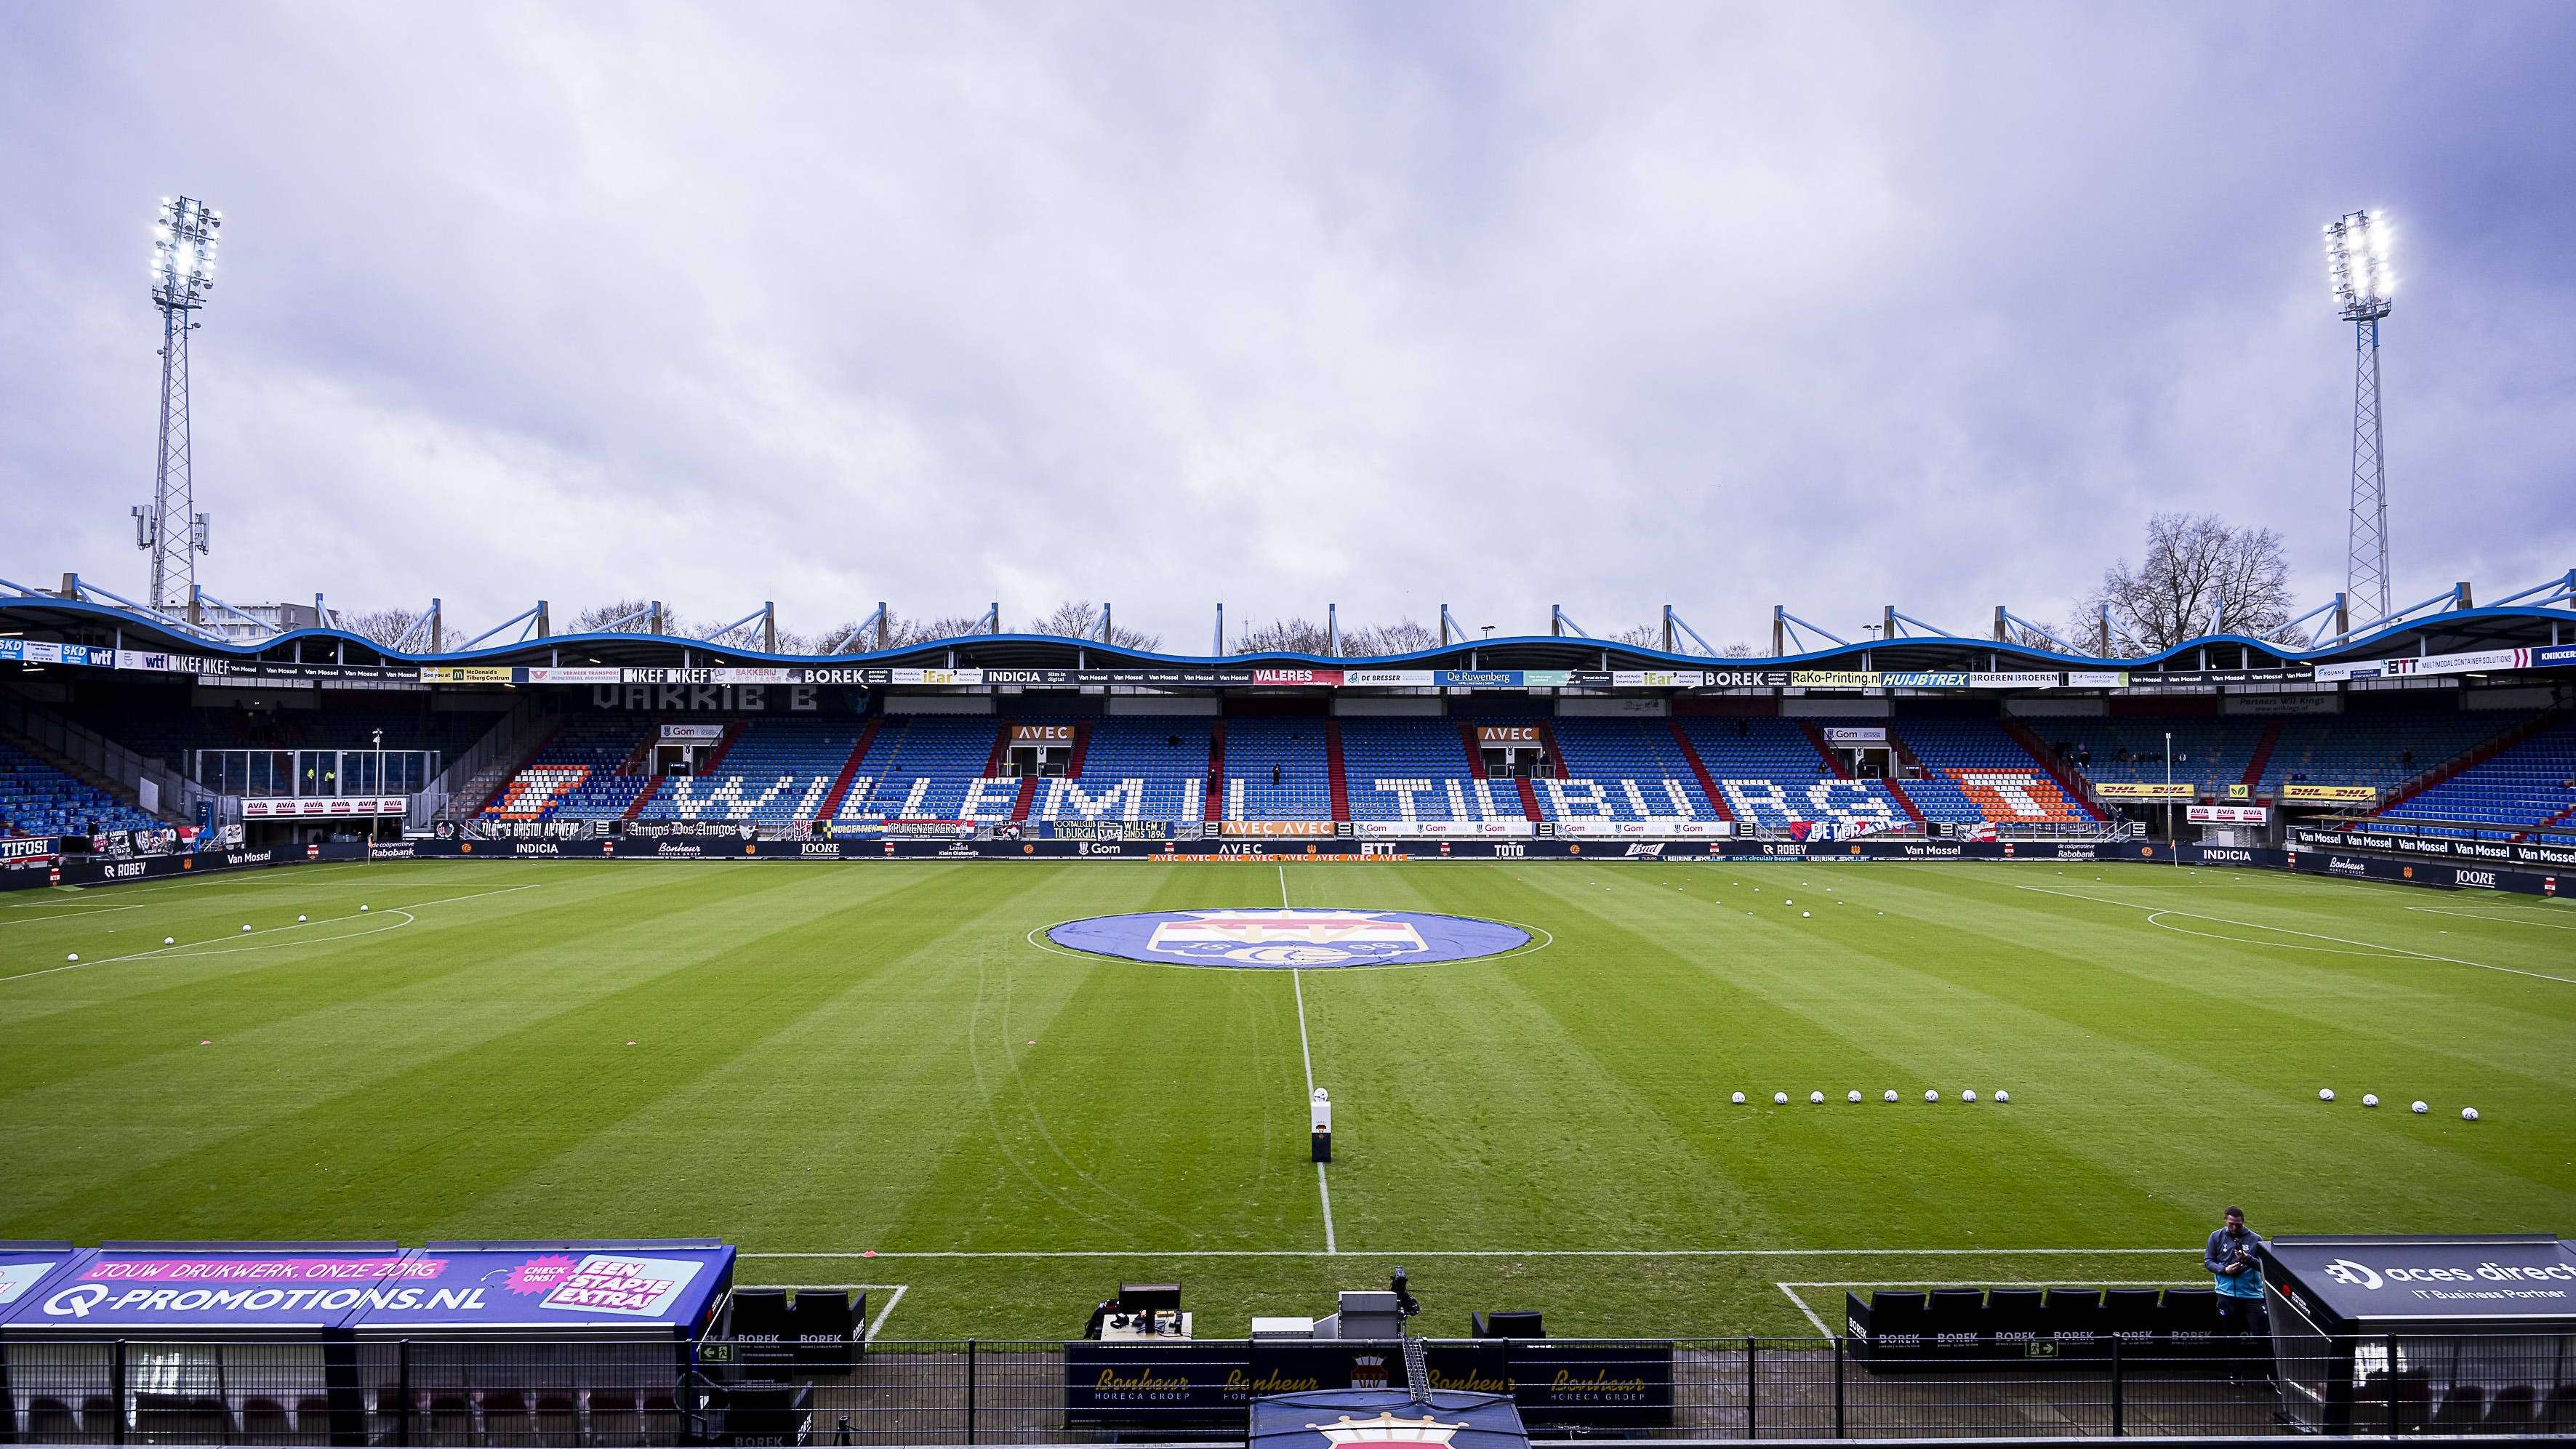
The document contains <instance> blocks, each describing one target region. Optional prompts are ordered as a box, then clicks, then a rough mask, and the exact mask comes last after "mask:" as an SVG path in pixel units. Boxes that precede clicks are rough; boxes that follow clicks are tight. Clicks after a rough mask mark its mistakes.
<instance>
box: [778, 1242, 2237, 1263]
mask: <svg viewBox="0 0 2576 1449" xmlns="http://www.w3.org/2000/svg"><path fill="white" fill-rule="evenodd" d="M2198 1251H2199V1249H2197V1248H2195V1247H2193V1246H2192V1245H2191V1244H2188V1243H2184V1244H2180V1245H2178V1246H2174V1247H2165V1248H1434V1249H1431V1250H1428V1251H1423V1252H1404V1251H1401V1250H1389V1251H1386V1252H1374V1251H1373V1252H1370V1253H1369V1254H1367V1256H1369V1257H1372V1258H2033V1257H2071V1258H2085V1257H2098V1258H2107V1257H2131V1256H2136V1255H2139V1254H2147V1253H2192V1252H2198ZM738 1256H740V1257H742V1258H745V1259H752V1258H816V1259H826V1260H829V1259H857V1258H1326V1257H1333V1256H1337V1255H1335V1254H1332V1253H1327V1252H1325V1251H1323V1250H1321V1249H1316V1248H1171V1249H1163V1250H1159V1251H1158V1250H1156V1249H1153V1248H997V1249H985V1250H974V1249H963V1248H947V1249H931V1250H924V1251H915V1252H899V1251H888V1252H881V1251H878V1250H876V1249H873V1248H871V1249H868V1250H865V1251H862V1252H855V1253H743V1254H740V1255H738Z"/></svg>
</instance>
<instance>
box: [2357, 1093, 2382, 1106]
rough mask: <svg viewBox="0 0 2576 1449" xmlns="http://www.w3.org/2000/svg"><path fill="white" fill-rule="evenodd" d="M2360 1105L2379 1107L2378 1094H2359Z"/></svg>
mask: <svg viewBox="0 0 2576 1449" xmlns="http://www.w3.org/2000/svg"><path fill="white" fill-rule="evenodd" d="M2361 1105H2363V1106H2365V1107H2376V1106H2378V1105H2379V1094H2378V1093H2377V1092H2364V1093H2362V1094H2361Z"/></svg>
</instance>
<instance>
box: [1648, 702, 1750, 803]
mask: <svg viewBox="0 0 2576 1449" xmlns="http://www.w3.org/2000/svg"><path fill="white" fill-rule="evenodd" d="M1664 727H1665V728H1666V729H1668V730H1670V731H1672V736H1673V748H1675V749H1677V750H1679V751H1681V754H1682V759H1683V760H1684V761H1685V762H1686V763H1688V764H1689V765H1690V768H1691V774H1692V775H1693V776H1695V777H1696V778H1697V779H1698V780H1699V793H1700V794H1701V795H1702V796H1703V797H1705V798H1706V799H1707V801H1708V808H1709V809H1711V810H1714V811H1716V812H1717V818H1718V819H1720V820H1728V821H1731V820H1733V819H1734V818H1735V811H1734V810H1733V809H1731V808H1729V807H1728V805H1727V803H1726V792H1725V791H1723V790H1721V789H1719V788H1717V777H1716V776H1714V775H1711V774H1710V773H1709V772H1708V762H1707V761H1706V760H1703V759H1701V758H1700V757H1699V750H1698V748H1697V747H1696V746H1694V745H1692V744H1691V741H1690V734H1689V732H1688V731H1686V730H1684V729H1683V728H1682V723H1681V721H1680V720H1677V719H1667V720H1665V721H1664Z"/></svg>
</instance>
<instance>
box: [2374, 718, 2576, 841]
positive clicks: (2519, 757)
mask: <svg viewBox="0 0 2576 1449" xmlns="http://www.w3.org/2000/svg"><path fill="white" fill-rule="evenodd" d="M2543 718H2545V719H2546V720H2548V721H2549V723H2547V724H2538V725H2537V727H2534V725H2535V724H2537V722H2528V723H2526V725H2525V726H2524V727H2523V728H2520V729H2517V730H2515V731H2513V732H2512V734H2513V736H2514V743H2513V744H2511V745H2510V746H2507V747H2505V748H2502V749H2488V748H2486V747H2483V746H2482V747H2481V748H2480V750H2479V751H2477V752H2476V753H2479V754H2481V755H2483V758H2481V759H2479V760H2478V761H2477V762H2476V763H2474V764H2472V765H2469V766H2468V767H2467V768H2465V769H2461V770H2458V771H2455V772H2453V773H2451V774H2450V775H2449V776H2448V777H2446V778H2445V779H2443V780H2442V781H2440V782H2439V783H2437V784H2433V785H2429V786H2426V787H2425V788H2424V789H2422V790H2419V791H2417V792H2415V793H2414V794H2412V795H2410V796H2409V797H2408V798H2406V799H2405V800H2403V801H2399V802H2397V803H2394V804H2391V805H2388V806H2386V807H2383V808H2382V809H2380V810H2379V811H2377V812H2376V813H2374V814H2373V815H2371V816H2370V817H2369V818H2368V819H2367V820H2365V821H2364V822H2363V825H2364V827H2365V828H2386V827H2387V826H2390V825H2404V826H2405V827H2407V828H2409V829H2412V830H2416V831H2420V832H2423V833H2427V834H2433V835H2450V836H2459V835H2468V836H2472V837H2475V838H2477V839H2501V840H2516V839H2529V838H2531V837H2533V836H2542V837H2544V838H2547V839H2550V840H2551V841H2552V842H2553V843H2554V842H2555V840H2556V839H2557V830H2556V827H2557V826H2558V825H2559V824H2560V823H2562V822H2563V821H2564V820H2565V819H2566V818H2567V817H2568V815H2569V813H2570V806H2571V804H2576V718H2571V717H2570V716H2569V715H2568V714H2567V713H2566V712H2564V711H2559V712H2553V713H2552V714H2550V715H2547V716H2544V717H2543Z"/></svg>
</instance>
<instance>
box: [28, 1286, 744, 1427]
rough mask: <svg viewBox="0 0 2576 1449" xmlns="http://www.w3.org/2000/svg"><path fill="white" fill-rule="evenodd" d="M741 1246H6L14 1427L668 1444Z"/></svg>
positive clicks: (689, 1405) (687, 1408) (694, 1407)
mask: <svg viewBox="0 0 2576 1449" xmlns="http://www.w3.org/2000/svg"><path fill="white" fill-rule="evenodd" d="M733 1263H734V1250H733V1249H732V1248H731V1247H729V1246H727V1245H725V1244H722V1243H715V1242H705V1241H697V1240H642V1241H627V1242H589V1241H549V1242H440V1243H431V1244H428V1245H427V1246H425V1247H421V1248H416V1249H406V1248H403V1247H401V1246H400V1245H398V1244H394V1243H384V1242H305V1243H141V1242H136V1243H108V1244H105V1245H102V1246H100V1247H97V1248H90V1249H75V1248H72V1247H71V1246H70V1245H68V1244H62V1243H46V1244H15V1245H8V1247H7V1249H6V1250H5V1251H0V1390H5V1394H6V1403H7V1407H8V1411H9V1416H10V1421H11V1423H12V1425H14V1426H15V1432H16V1434H17V1436H18V1437H20V1438H22V1439H25V1440H33V1441H60V1440H66V1439H78V1440H86V1441H93V1442H127V1441H130V1440H145V1441H154V1440H157V1441H160V1442H178V1443H218V1444H219V1443H240V1442H245V1441H247V1442H252V1443H282V1442H283V1443H306V1444H334V1445H360V1444H366V1443H368V1442H370V1436H371V1430H372V1431H373V1432H378V1433H386V1432H389V1434H390V1437H391V1438H392V1440H393V1442H396V1443H405V1444H466V1443H486V1442H491V1441H493V1440H494V1439H496V1438H497V1439H501V1440H510V1441H519V1442H537V1441H538V1440H539V1439H541V1438H546V1437H549V1436H563V1437H564V1438H565V1441H566V1442H569V1441H570V1437H571V1436H573V1435H575V1434H576V1433H587V1434H589V1435H590V1436H591V1437H594V1438H596V1437H599V1436H601V1435H602V1434H605V1435H606V1436H607V1437H611V1438H628V1437H630V1436H631V1438H632V1441H633V1442H639V1443H640V1442H670V1441H671V1440H672V1439H675V1438H677V1437H679V1436H680V1434H681V1433H682V1432H683V1428H684V1425H683V1420H684V1419H685V1418H686V1417H687V1416H689V1415H691V1414H692V1413H699V1414H703V1413H704V1412H705V1411H706V1409H707V1407H708V1406H707V1405H705V1404H703V1403H701V1402H699V1401H698V1400H699V1398H700V1396H698V1395H695V1394H693V1393H692V1392H691V1388H690V1385H691V1383H692V1381H693V1376H694V1375H695V1372H696V1370H697V1367H698V1365H697V1363H696V1359H695V1355H696V1342H697V1340H698V1339H699V1338H700V1337H701V1336H703V1334H704V1332H705V1330H706V1328H707V1326H708V1324H709V1323H710V1322H711V1321H712V1319H713V1317H714V1314H715V1311H716V1306H717V1304H718V1303H719V1302H720V1301H721V1300H722V1298H723V1297H724V1295H725V1293H726V1291H727V1290H728V1289H729V1288H730V1287H731V1286H732V1281H733Z"/></svg>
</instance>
